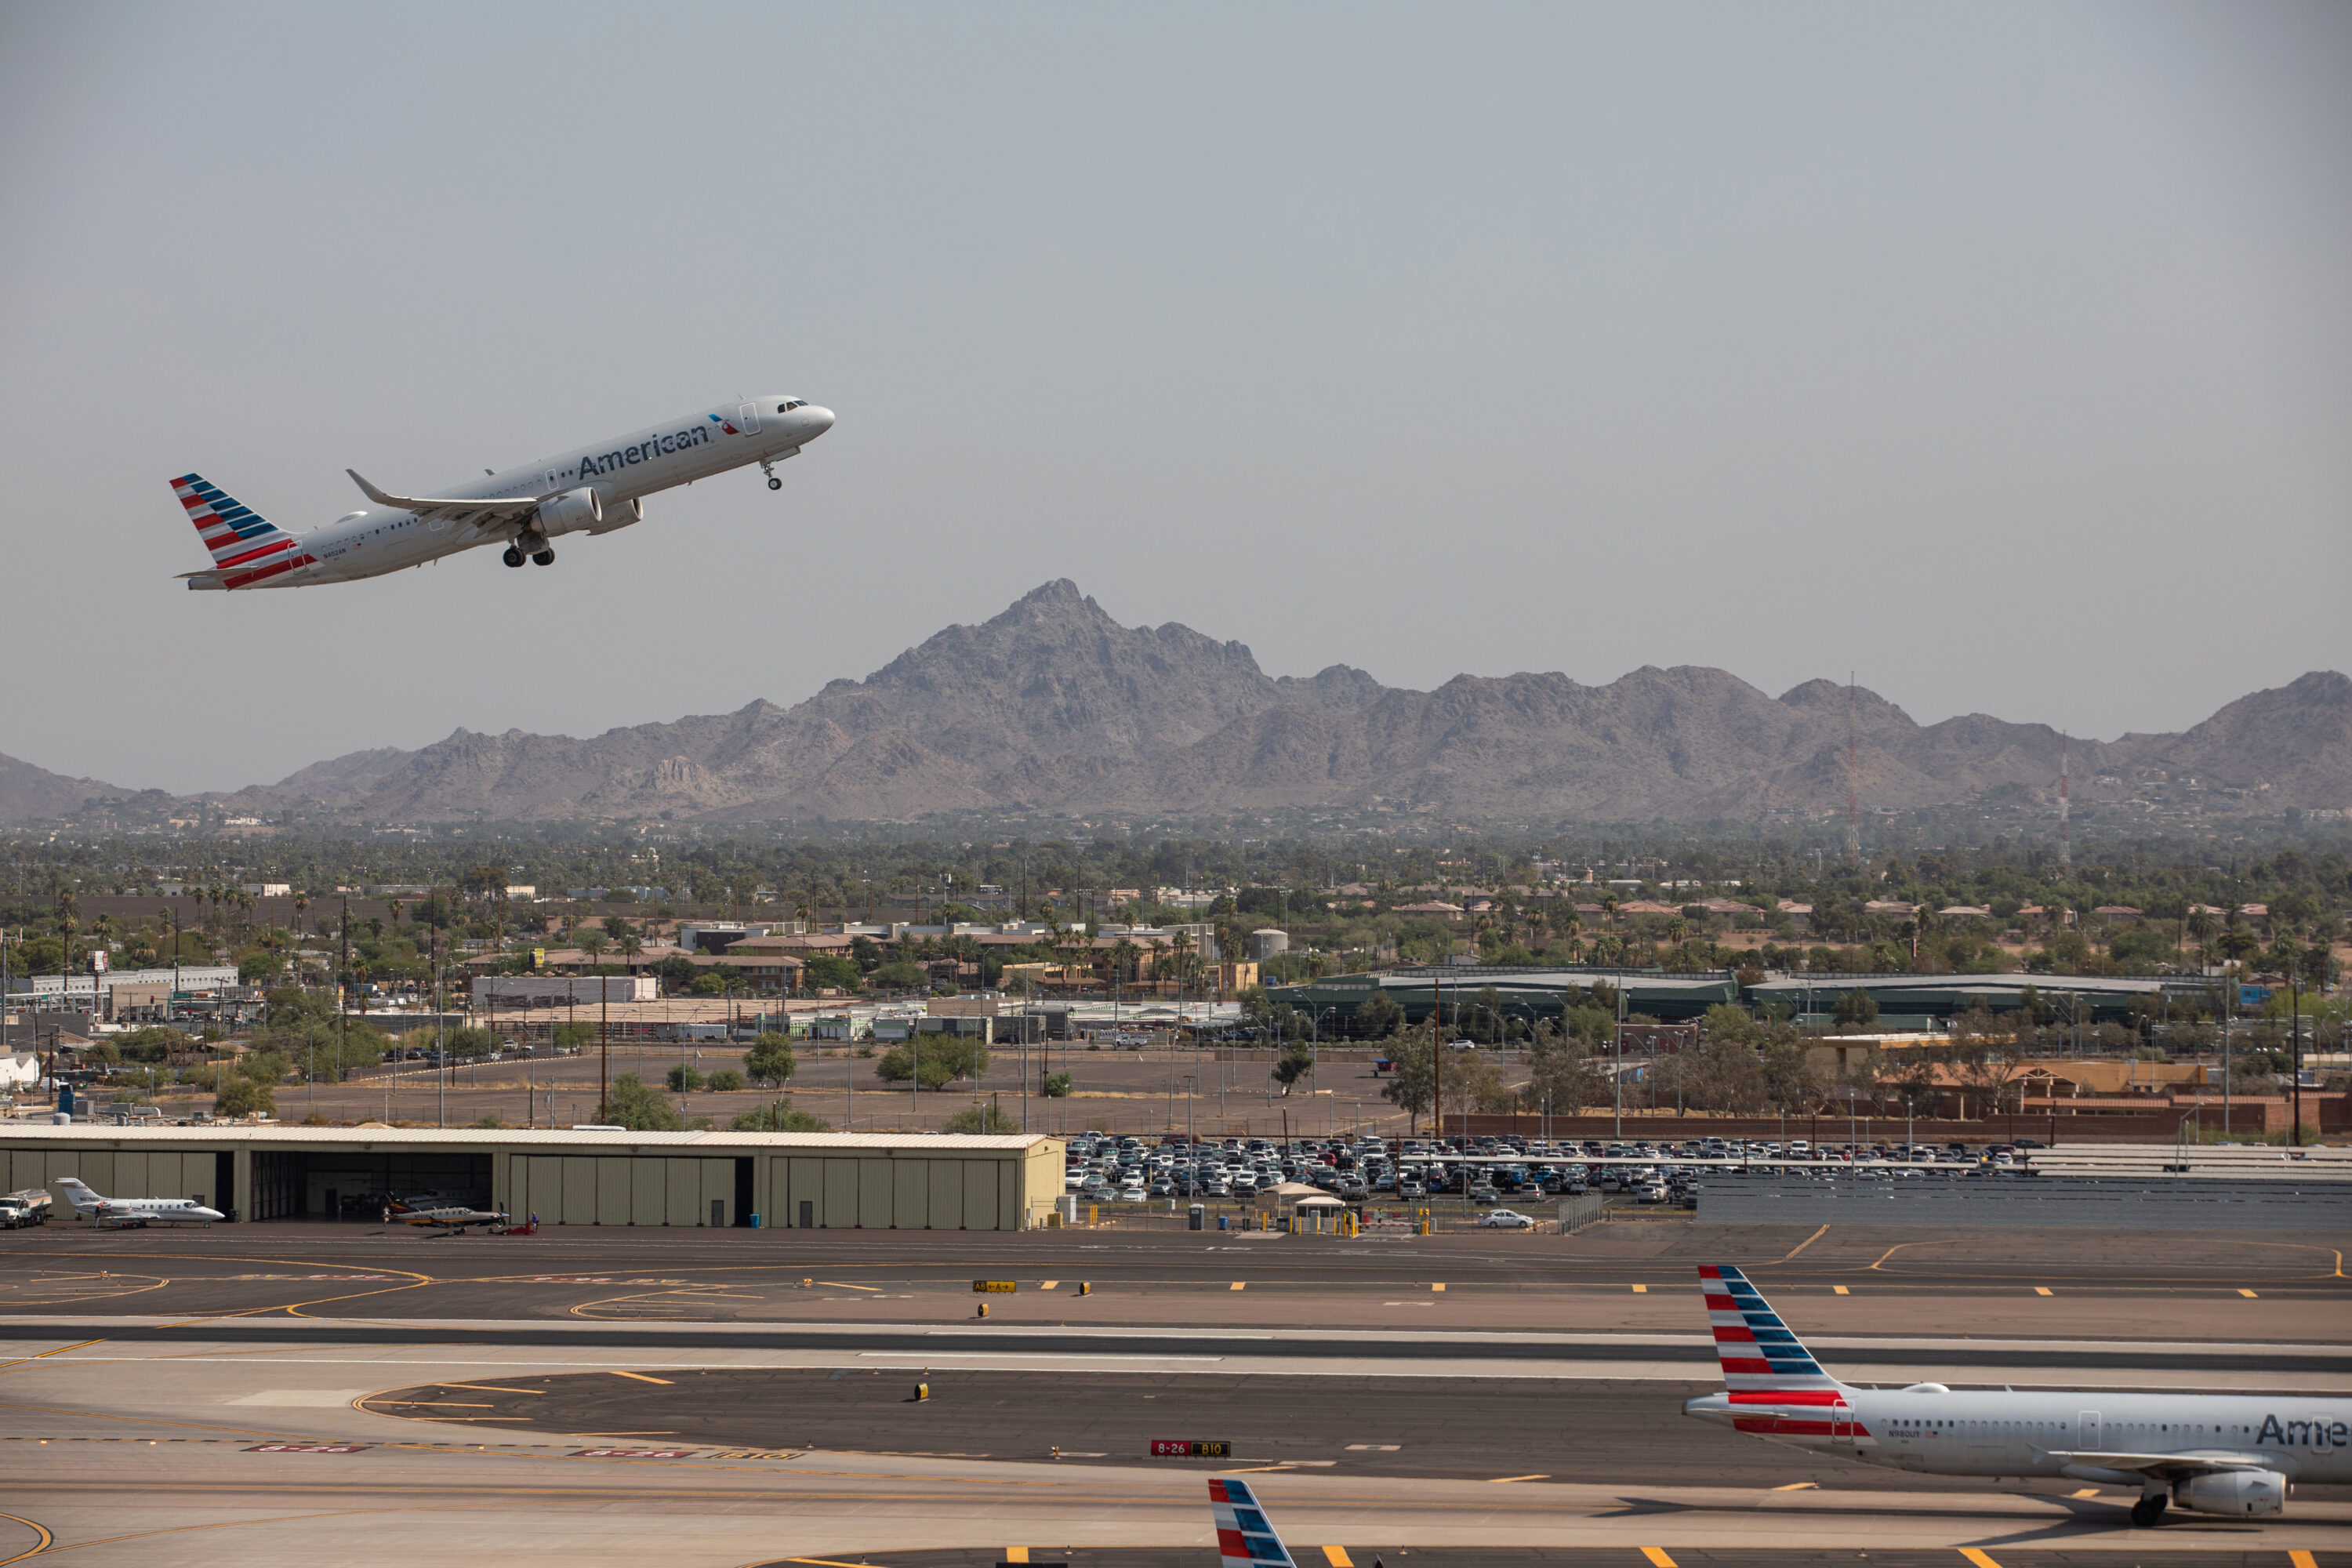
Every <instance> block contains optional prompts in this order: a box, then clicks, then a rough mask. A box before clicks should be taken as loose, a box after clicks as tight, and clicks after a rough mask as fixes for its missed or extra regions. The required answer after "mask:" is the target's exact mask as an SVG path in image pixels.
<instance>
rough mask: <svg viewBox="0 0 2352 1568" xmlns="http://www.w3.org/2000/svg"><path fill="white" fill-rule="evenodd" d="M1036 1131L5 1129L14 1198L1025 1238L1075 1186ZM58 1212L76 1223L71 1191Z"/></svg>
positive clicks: (8, 1185)
mask: <svg viewBox="0 0 2352 1568" xmlns="http://www.w3.org/2000/svg"><path fill="white" fill-rule="evenodd" d="M1062 1149H1063V1144H1062V1141H1061V1140H1060V1139H1058V1138H1046V1137H1043V1136H1039V1135H1035V1134H1020V1135H1013V1136H1001V1137H992V1136H977V1135H965V1134H950V1133H849V1132H735V1131H700V1132H628V1131H577V1130H562V1129H547V1130H540V1131H531V1130H518V1129H513V1128H501V1129H489V1128H470V1127H469V1128H424V1127H383V1126H375V1127H270V1126H259V1125H254V1124H249V1123H242V1124H241V1123H234V1122H232V1123H223V1124H219V1125H212V1126H191V1127H106V1126H95V1125H89V1124H68V1125H63V1126H60V1125H58V1124H56V1123H37V1122H13V1123H0V1177H5V1190H6V1191H9V1192H16V1191H21V1190H23V1189H25V1188H27V1187H46V1186H48V1185H49V1184H51V1183H53V1182H55V1181H57V1180H58V1178H59V1177H61V1176H77V1177H79V1178H80V1179H81V1180H82V1181H83V1182H85V1183H87V1184H89V1186H91V1187H93V1188H95V1189H96V1190H98V1191H99V1192H100V1193H102V1194H106V1195H107V1196H109V1197H192V1196H197V1195H200V1194H201V1195H202V1197H203V1199H204V1201H205V1203H207V1204H209V1205H212V1206H213V1207H215V1208H217V1209H220V1210H221V1211H222V1212H223V1213H225V1214H230V1215H233V1217H234V1218H236V1219H237V1220H240V1221H254V1220H262V1221H267V1220H289V1219H304V1218H308V1219H311V1220H320V1219H337V1218H347V1219H359V1220H374V1219H376V1218H378V1217H379V1215H381V1213H382V1210H383V1204H384V1200H385V1199H386V1198H387V1197H389V1196H393V1195H396V1194H415V1193H436V1194H444V1195H446V1196H447V1197H450V1198H454V1199H457V1200H460V1201H464V1202H467V1203H472V1204H476V1205H482V1204H487V1205H489V1206H490V1207H493V1208H497V1209H500V1210H503V1211H505V1212H506V1213H508V1214H509V1215H513V1216H514V1221H515V1223H516V1224H518V1225H520V1224H522V1223H523V1222H524V1221H525V1220H526V1219H527V1218H529V1217H530V1216H531V1215H537V1216H538V1218H539V1220H540V1222H541V1224H543V1225H582V1226H586V1225H594V1226H750V1225H751V1224H753V1223H754V1216H757V1223H758V1224H760V1225H761V1226H784V1227H786V1228H791V1229H810V1230H824V1229H832V1230H854V1229H865V1230H1026V1229H1030V1228H1033V1227H1034V1226H1039V1225H1042V1224H1044V1223H1045V1215H1047V1214H1048V1213H1050V1212H1051V1211H1052V1209H1053V1206H1054V1200H1055V1199H1056V1198H1058V1197H1060V1196H1061V1195H1062V1173H1063V1162H1062ZM58 1196H59V1199H60V1201H59V1202H58V1204H57V1205H56V1211H55V1217H57V1218H58V1219H71V1218H74V1217H77V1216H75V1215H73V1213H72V1210H71V1208H70V1207H69V1206H68V1205H67V1204H65V1203H64V1202H63V1201H62V1194H58Z"/></svg>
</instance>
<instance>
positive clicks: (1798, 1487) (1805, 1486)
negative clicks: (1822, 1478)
mask: <svg viewBox="0 0 2352 1568" xmlns="http://www.w3.org/2000/svg"><path fill="white" fill-rule="evenodd" d="M1821 1489H1822V1488H1821V1483H1820V1482H1818V1481H1790V1483H1789V1484H1788V1485H1787V1486H1785V1487H1774V1488H1773V1490H1774V1491H1776V1492H1817V1491H1819V1490H1821Z"/></svg>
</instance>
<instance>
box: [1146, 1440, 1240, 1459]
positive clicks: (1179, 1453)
mask: <svg viewBox="0 0 2352 1568" xmlns="http://www.w3.org/2000/svg"><path fill="white" fill-rule="evenodd" d="M1151 1457H1152V1458H1155V1459H1230V1458H1233V1457H1234V1446H1233V1445H1232V1444H1231V1443H1183V1442H1179V1441H1176V1440H1175V1439H1173V1438H1168V1437H1155V1438H1153V1439H1152V1440H1151Z"/></svg>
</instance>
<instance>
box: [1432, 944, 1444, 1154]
mask: <svg viewBox="0 0 2352 1568" xmlns="http://www.w3.org/2000/svg"><path fill="white" fill-rule="evenodd" d="M1444 1016H1445V972H1444V970H1442V969H1440V970H1433V971H1432V972H1431V973H1430V977H1429V1074H1430V1077H1429V1082H1430V1109H1431V1110H1433V1111H1435V1112H1436V1113H1437V1142H1438V1144H1439V1146H1440V1147H1441V1148H1442V1147H1444V1143H1445V1037H1444V1036H1445V1031H1444V1023H1443V1020H1444Z"/></svg>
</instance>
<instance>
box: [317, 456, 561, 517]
mask: <svg viewBox="0 0 2352 1568" xmlns="http://www.w3.org/2000/svg"><path fill="white" fill-rule="evenodd" d="M343 472H345V473H347V474H349V475H351V476H352V483H353V484H355V485H357V486H359V488H360V491H361V493H362V494H363V495H365V496H366V497H367V499H368V500H372V501H373V502H375V504H376V505H378V506H392V507H398V508H399V509H400V510H403V511H413V512H415V514H416V515H417V516H419V517H446V518H447V519H449V520H450V521H454V522H470V523H493V522H521V521H525V520H526V519H528V518H529V517H530V515H531V514H532V513H533V512H535V511H537V510H539V498H538V497H537V496H520V497H512V496H510V497H507V498H505V499H503V500H466V499H465V498H464V497H462V496H394V495H386V494H384V492H383V491H382V490H380V489H376V488H375V487H374V486H373V485H372V484H370V483H368V482H367V481H366V480H365V479H362V478H360V476H359V470H358V469H356V468H345V469H344V470H343Z"/></svg>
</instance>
